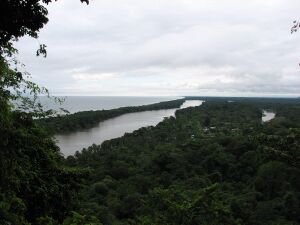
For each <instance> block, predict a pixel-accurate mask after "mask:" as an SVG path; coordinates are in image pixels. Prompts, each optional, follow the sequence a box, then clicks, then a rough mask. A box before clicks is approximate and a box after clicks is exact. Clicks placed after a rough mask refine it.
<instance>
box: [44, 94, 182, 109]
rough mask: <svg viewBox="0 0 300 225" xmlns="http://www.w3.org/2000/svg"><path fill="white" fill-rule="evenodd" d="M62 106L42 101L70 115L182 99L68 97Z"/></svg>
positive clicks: (45, 99) (48, 106)
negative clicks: (62, 109)
mask: <svg viewBox="0 0 300 225" xmlns="http://www.w3.org/2000/svg"><path fill="white" fill-rule="evenodd" d="M64 98H65V101H64V103H63V104H62V105H59V104H56V103H54V102H53V101H49V99H47V98H46V97H40V100H41V102H42V104H43V105H45V106H46V108H47V109H59V108H64V109H66V110H68V111H69V112H70V113H74V112H78V111H88V110H101V109H114V108H119V107H125V106H140V105H148V104H152V103H158V102H163V101H170V100H175V99H179V98H182V97H176V96H175V97H156V96H155V97H150V96H149V97H131V96H130V97H129V96H67V97H64Z"/></svg>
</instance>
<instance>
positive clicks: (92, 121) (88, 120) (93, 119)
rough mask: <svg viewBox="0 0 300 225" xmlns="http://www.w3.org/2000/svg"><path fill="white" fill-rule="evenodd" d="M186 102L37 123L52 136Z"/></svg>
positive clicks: (130, 108) (70, 116)
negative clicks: (118, 117)
mask: <svg viewBox="0 0 300 225" xmlns="http://www.w3.org/2000/svg"><path fill="white" fill-rule="evenodd" d="M184 101H185V99H177V100H172V101H166V102H159V103H154V104H149V105H142V106H130V107H121V108H117V109H110V110H96V111H82V112H76V113H73V114H67V115H59V116H57V117H49V118H45V119H41V120H39V121H37V122H38V123H39V125H41V126H42V127H43V128H45V130H47V131H48V132H49V133H51V134H59V133H67V132H72V131H77V130H81V129H88V128H92V127H94V126H96V125H97V124H98V123H99V122H102V121H104V120H107V119H111V118H113V117H117V116H120V115H123V114H126V113H133V112H142V111H150V110H161V109H174V108H179V107H180V106H181V105H182V104H183V103H184Z"/></svg>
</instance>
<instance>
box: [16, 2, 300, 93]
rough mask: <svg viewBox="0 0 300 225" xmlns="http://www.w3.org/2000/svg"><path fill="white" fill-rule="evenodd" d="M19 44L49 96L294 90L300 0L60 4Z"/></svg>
mask: <svg viewBox="0 0 300 225" xmlns="http://www.w3.org/2000/svg"><path fill="white" fill-rule="evenodd" d="M48 10H49V23H48V24H47V25H46V26H45V27H44V28H43V29H42V30H41V33H40V38H39V40H38V41H39V42H40V43H45V44H46V45H47V50H48V56H47V58H46V59H45V58H42V57H36V56H35V51H36V49H37V48H38V45H39V44H38V41H37V40H34V39H30V38H22V39H21V41H20V42H19V43H17V45H16V46H17V47H18V48H19V52H20V54H19V58H20V60H21V61H22V62H23V63H25V64H26V68H27V70H28V71H29V72H30V73H31V75H32V78H33V80H34V81H35V82H37V83H39V84H40V85H43V86H46V87H48V88H49V89H50V91H51V92H52V94H55V95H125V96H128V95H143V96H145V95H151V96H154V95H155V96H164V95H173V96H179V95H180V96H182V95H217V96H220V95H223V96H274V95H275V96H297V95H300V67H299V66H298V63H299V62H300V33H295V34H293V35H291V34H290V27H291V26H292V22H293V20H295V19H300V1H299V0H264V1H262V0H251V1H241V0H221V1H220V0H157V1H155V0H151V1H150V0H91V2H90V5H88V6H86V4H81V3H80V1H79V0H78V1H75V0H62V1H58V2H55V3H52V4H50V5H49V7H48Z"/></svg>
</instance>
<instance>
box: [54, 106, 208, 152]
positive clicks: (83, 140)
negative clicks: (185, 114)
mask: <svg viewBox="0 0 300 225" xmlns="http://www.w3.org/2000/svg"><path fill="white" fill-rule="evenodd" d="M202 102H203V101H201V100H187V101H185V102H184V103H183V104H182V105H181V107H180V108H181V109H182V108H187V107H195V106H199V105H201V104H202ZM176 110H177V109H165V110H153V111H145V112H136V113H127V114H124V115H121V116H118V117H115V118H112V119H108V120H105V121H103V122H100V123H99V124H98V126H96V127H94V128H91V129H86V130H82V131H77V132H72V133H68V134H62V135H56V136H55V138H56V140H57V144H58V146H59V147H60V150H61V152H62V153H63V154H64V155H65V156H68V155H73V154H74V153H75V152H76V151H80V150H82V149H83V148H87V147H88V146H91V145H92V144H98V145H99V144H101V143H102V142H103V141H105V140H110V139H113V138H117V137H121V136H123V135H124V134H125V133H130V132H133V131H134V130H137V129H139V128H141V127H147V126H155V125H157V124H158V123H159V122H161V121H162V120H163V119H164V118H165V117H170V116H174V115H175V112H176Z"/></svg>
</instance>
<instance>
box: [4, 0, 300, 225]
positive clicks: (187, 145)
mask: <svg viewBox="0 0 300 225" xmlns="http://www.w3.org/2000/svg"><path fill="white" fill-rule="evenodd" d="M50 2H51V0H42V1H38V0H24V1H23V0H1V1H0V224H1V225H2V224H3V225H58V224H63V225H71V224H72V225H85V224H86V225H101V224H105V225H106V224H107V225H109V224H112V225H118V224H125V225H126V224H128V225H134V224H136V225H143V224H144V225H161V224H163V225H177V224H182V225H195V224H199V225H201V224H203V225H220V224H224V225H227V224H228V225H233V224H239V225H245V224H246V225H262V224H270V225H296V224H300V179H299V177H300V165H299V160H300V144H299V140H300V139H299V138H300V102H299V99H293V100H290V99H256V98H252V99H251V98H250V99H249V98H248V99H247V98H235V99H232V98H231V99H230V100H233V102H232V101H230V102H229V101H228V100H229V99H226V98H201V100H205V101H206V102H205V103H204V104H203V105H202V106H199V107H195V108H187V109H182V110H178V111H177V112H176V118H175V117H170V118H167V119H165V120H164V121H163V122H161V123H160V124H158V125H157V126H156V127H146V128H141V129H139V130H137V131H135V132H133V133H131V134H126V135H125V136H123V137H121V138H117V139H113V140H110V141H106V142H104V143H103V144H102V145H101V146H97V145H93V146H90V147H88V148H86V149H83V150H82V151H81V152H77V153H76V154H75V155H74V156H69V157H68V158H64V157H63V156H62V155H61V153H60V151H59V148H58V147H57V146H56V144H55V140H54V139H53V137H52V136H51V135H49V133H51V132H52V133H55V132H61V131H71V129H73V130H76V129H81V128H84V127H85V126H87V127H91V126H93V125H95V124H96V123H98V122H99V121H102V120H103V119H106V118H111V117H112V116H117V115H120V114H122V113H126V112H130V111H132V110H133V111H140V110H147V109H156V108H162V105H150V106H144V107H136V108H121V109H115V110H109V111H95V112H82V113H77V114H74V115H68V116H61V117H58V118H56V117H55V118H52V117H51V118H49V116H50V115H51V114H52V111H47V112H45V111H43V108H42V106H41V105H40V104H39V103H38V102H37V101H36V99H37V96H38V95H39V94H41V93H44V94H47V90H46V89H44V88H40V87H39V86H37V85H36V84H34V83H32V82H30V81H29V80H28V77H27V74H26V73H23V72H20V71H18V69H17V68H18V66H16V65H19V63H18V61H17V60H16V59H15V55H16V53H17V50H16V49H14V48H13V42H14V41H17V39H18V38H20V37H22V36H24V35H29V36H31V37H34V38H37V37H38V32H39V30H40V29H41V28H42V27H43V26H44V25H45V24H46V23H47V21H48V19H47V9H46V5H47V4H48V3H50ZM82 2H87V3H88V1H84V0H82ZM45 47H46V46H45V45H41V46H40V48H39V49H38V51H37V54H38V55H39V54H44V55H46V49H45ZM24 92H25V93H27V95H24ZM28 94H29V95H28ZM189 99H198V98H197V97H189ZM12 101H18V102H20V104H19V105H18V106H16V105H14V104H12ZM180 101H182V100H180ZM178 103H179V102H178V101H175V102H172V103H171V105H170V103H165V104H164V107H166V108H169V107H173V106H175V107H178ZM262 109H269V110H273V111H274V112H276V118H275V119H273V120H272V121H270V122H268V123H262V122H261V116H262ZM43 116H44V117H45V116H46V117H48V118H47V119H45V120H36V118H39V117H43ZM41 125H42V126H41Z"/></svg>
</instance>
